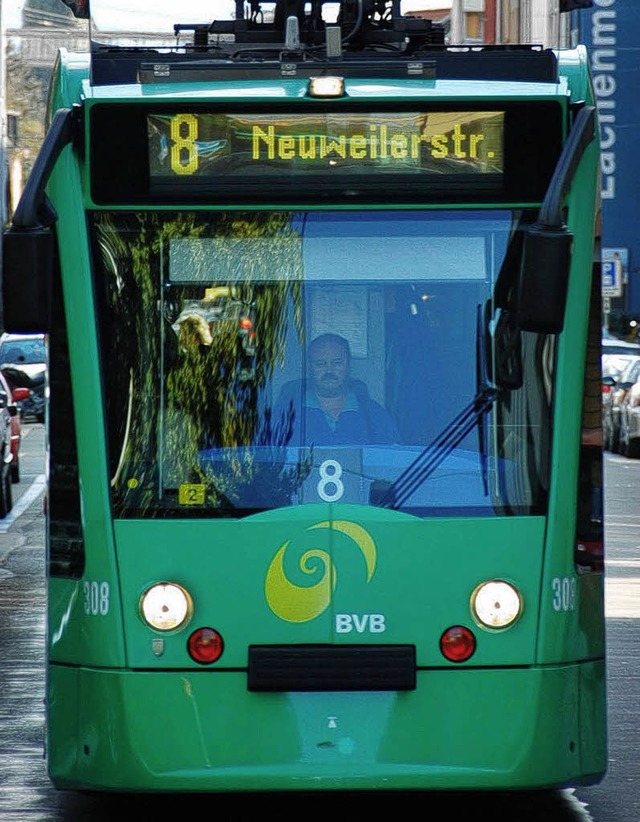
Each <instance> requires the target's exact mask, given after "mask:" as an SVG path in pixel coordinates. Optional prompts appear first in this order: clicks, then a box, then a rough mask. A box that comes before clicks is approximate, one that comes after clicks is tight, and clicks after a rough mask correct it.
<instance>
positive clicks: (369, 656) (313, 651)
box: [247, 645, 416, 691]
mask: <svg viewBox="0 0 640 822" xmlns="http://www.w3.org/2000/svg"><path fill="white" fill-rule="evenodd" d="M247 686H248V689H249V690H250V691H413V690H415V687H416V649H415V646H414V645H339V646H335V645H250V646H249V670H248V683H247Z"/></svg>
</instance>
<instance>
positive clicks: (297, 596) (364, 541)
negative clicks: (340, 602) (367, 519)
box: [264, 520, 376, 622]
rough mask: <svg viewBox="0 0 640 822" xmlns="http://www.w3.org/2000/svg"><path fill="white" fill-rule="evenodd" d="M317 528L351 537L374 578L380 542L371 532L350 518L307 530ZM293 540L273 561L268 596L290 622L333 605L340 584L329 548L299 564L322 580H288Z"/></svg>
mask: <svg viewBox="0 0 640 822" xmlns="http://www.w3.org/2000/svg"><path fill="white" fill-rule="evenodd" d="M316 528H331V529H332V530H334V531H341V532H342V533H343V534H346V535H347V536H348V537H350V538H351V539H352V540H353V541H354V542H355V544H356V545H357V546H358V548H359V549H360V551H361V552H362V555H363V557H364V560H365V563H366V567H367V578H366V581H367V582H369V581H370V580H371V578H372V576H373V574H374V572H375V568H376V545H375V542H374V541H373V539H372V538H371V535H370V534H369V533H368V531H365V529H364V528H363V527H362V526H361V525H357V524H356V523H355V522H347V521H346V520H336V521H335V522H330V521H328V520H326V521H324V522H318V523H316V524H315V525H312V526H310V527H309V528H307V531H313V530H314V529H316ZM290 542H291V540H287V541H286V542H285V543H283V544H282V545H281V546H280V548H279V549H278V551H277V553H276V555H275V556H274V558H273V559H272V560H271V565H270V566H269V569H268V571H267V576H266V579H265V585H264V590H265V595H266V598H267V602H268V603H269V607H270V608H271V610H272V611H273V612H274V614H276V616H279V617H280V618H281V619H284V620H286V621H287V622H308V621H309V620H311V619H315V617H317V616H319V615H320V614H321V613H322V612H323V611H325V610H326V609H327V608H328V607H329V603H330V602H331V595H332V594H333V591H334V589H335V587H336V582H337V572H336V570H335V566H334V564H333V562H332V561H331V557H330V556H329V554H328V553H327V552H326V551H323V550H322V549H320V548H311V549H309V550H308V551H305V552H304V553H303V554H302V556H301V557H300V560H299V562H298V565H299V567H300V570H301V571H302V572H303V573H305V574H313V575H318V574H320V575H321V576H320V579H318V581H317V582H316V583H315V584H314V585H311V586H300V585H295V583H293V582H291V581H290V580H289V579H287V576H286V574H285V570H284V555H285V552H286V550H287V548H288V547H289V544H290ZM313 559H318V560H320V564H321V567H319V566H318V564H314V563H311V562H310V560H313Z"/></svg>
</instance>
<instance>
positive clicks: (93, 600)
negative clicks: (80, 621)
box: [82, 579, 110, 616]
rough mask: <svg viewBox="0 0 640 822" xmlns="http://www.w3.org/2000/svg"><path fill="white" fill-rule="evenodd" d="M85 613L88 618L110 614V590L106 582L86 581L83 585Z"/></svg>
mask: <svg viewBox="0 0 640 822" xmlns="http://www.w3.org/2000/svg"><path fill="white" fill-rule="evenodd" d="M82 593H83V599H84V603H83V604H84V612H85V614H86V615H87V616H106V615H107V614H108V613H109V600H110V589H109V583H108V582H106V581H104V580H95V579H94V580H85V581H84V583H83V585H82Z"/></svg>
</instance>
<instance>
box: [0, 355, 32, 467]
mask: <svg viewBox="0 0 640 822" xmlns="http://www.w3.org/2000/svg"><path fill="white" fill-rule="evenodd" d="M0 391H5V392H6V394H7V396H8V397H9V399H10V401H9V405H8V406H7V408H8V410H9V414H10V427H11V439H10V442H11V456H12V460H11V468H10V474H11V482H20V442H21V440H22V420H21V418H20V411H19V409H18V406H17V405H16V403H18V402H22V401H23V400H26V399H27V398H28V396H29V389H28V388H14V389H13V391H12V390H11V388H10V387H9V383H8V382H7V379H6V377H5V376H4V374H3V373H2V371H0Z"/></svg>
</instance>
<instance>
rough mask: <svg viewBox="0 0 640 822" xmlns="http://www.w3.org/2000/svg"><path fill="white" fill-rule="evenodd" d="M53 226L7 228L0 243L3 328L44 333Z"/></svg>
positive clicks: (48, 321)
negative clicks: (0, 252)
mask: <svg viewBox="0 0 640 822" xmlns="http://www.w3.org/2000/svg"><path fill="white" fill-rule="evenodd" d="M53 231H54V230H53V228H45V227H40V226H39V227H36V228H14V227H11V228H9V229H8V230H7V231H6V232H5V234H4V237H3V244H2V258H3V264H2V302H3V314H4V317H3V319H4V326H5V330H7V331H10V332H12V333H15V334H20V333H36V334H46V333H48V332H49V330H50V324H51V289H52V282H53V267H54V261H55V259H56V248H55V235H54V233H53Z"/></svg>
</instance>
